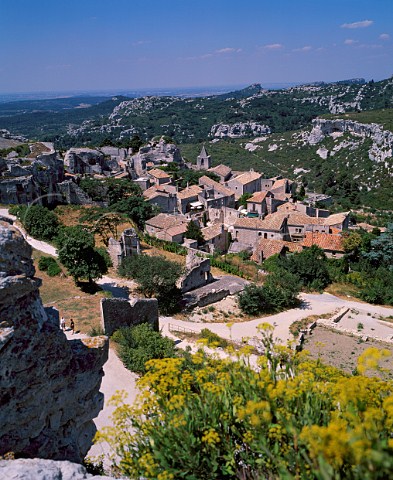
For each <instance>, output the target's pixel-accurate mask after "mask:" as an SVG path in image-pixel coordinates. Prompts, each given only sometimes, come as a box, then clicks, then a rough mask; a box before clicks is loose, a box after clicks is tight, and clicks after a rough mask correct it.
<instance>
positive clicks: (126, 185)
mask: <svg viewBox="0 0 393 480" xmlns="http://www.w3.org/2000/svg"><path fill="white" fill-rule="evenodd" d="M79 186H80V188H81V189H82V190H83V191H84V192H85V193H86V194H87V195H88V196H89V197H90V198H91V199H92V200H94V201H95V202H107V203H108V204H109V206H111V205H113V204H115V203H117V202H120V201H121V200H124V199H125V198H126V197H128V196H130V195H137V196H141V195H142V191H141V189H140V187H139V185H137V184H136V183H134V182H132V181H131V180H129V179H127V178H106V179H104V180H99V179H97V178H91V177H85V178H82V179H81V180H80V183H79Z"/></svg>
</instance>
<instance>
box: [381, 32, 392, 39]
mask: <svg viewBox="0 0 393 480" xmlns="http://www.w3.org/2000/svg"><path fill="white" fill-rule="evenodd" d="M379 38H380V40H389V39H390V35H389V34H388V33H381V35H380V36H379Z"/></svg>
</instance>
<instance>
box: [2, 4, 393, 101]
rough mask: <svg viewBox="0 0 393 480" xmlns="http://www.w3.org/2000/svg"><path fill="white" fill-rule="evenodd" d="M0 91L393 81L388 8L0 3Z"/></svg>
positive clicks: (392, 10) (392, 7)
mask: <svg viewBox="0 0 393 480" xmlns="http://www.w3.org/2000/svg"><path fill="white" fill-rule="evenodd" d="M0 19H1V23H0V25H1V28H0V45H1V49H0V93H8V92H34V91H62V90H63V91H64V90H104V89H111V90H113V89H137V88H159V87H161V88H166V87H191V86H213V85H240V84H251V83H256V82H259V83H262V84H271V83H285V82H288V83H292V82H311V81H317V80H325V81H333V80H339V79H346V78H353V77H365V78H366V79H371V78H374V79H375V80H378V79H382V78H387V77H390V76H391V75H392V74H393V0H329V1H322V0H272V1H265V0H243V1H240V0H0Z"/></svg>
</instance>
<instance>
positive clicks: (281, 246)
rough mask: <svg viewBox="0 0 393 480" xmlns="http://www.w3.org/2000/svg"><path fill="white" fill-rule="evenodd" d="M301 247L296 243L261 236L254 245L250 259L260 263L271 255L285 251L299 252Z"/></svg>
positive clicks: (282, 253)
mask: <svg viewBox="0 0 393 480" xmlns="http://www.w3.org/2000/svg"><path fill="white" fill-rule="evenodd" d="M301 251H302V247H301V245H299V244H298V243H292V242H285V241H283V240H269V239H266V238H261V239H260V240H258V242H257V244H256V245H255V247H254V250H253V254H252V256H251V260H252V261H254V262H256V263H262V262H263V261H264V260H266V259H267V258H270V257H271V256H273V255H276V254H278V255H285V254H286V253H287V252H291V253H295V252H301Z"/></svg>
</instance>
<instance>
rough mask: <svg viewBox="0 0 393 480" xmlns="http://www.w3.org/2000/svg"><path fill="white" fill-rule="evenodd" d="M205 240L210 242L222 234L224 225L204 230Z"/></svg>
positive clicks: (216, 225) (218, 224)
mask: <svg viewBox="0 0 393 480" xmlns="http://www.w3.org/2000/svg"><path fill="white" fill-rule="evenodd" d="M202 234H203V238H204V239H205V240H206V241H208V240H211V239H212V238H216V237H218V235H221V234H222V223H215V224H214V225H211V226H210V227H205V228H202Z"/></svg>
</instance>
